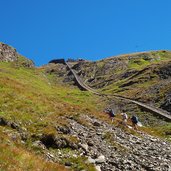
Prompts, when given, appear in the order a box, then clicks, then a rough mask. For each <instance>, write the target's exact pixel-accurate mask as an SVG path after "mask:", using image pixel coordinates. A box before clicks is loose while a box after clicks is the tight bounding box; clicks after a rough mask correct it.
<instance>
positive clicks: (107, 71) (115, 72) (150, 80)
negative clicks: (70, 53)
mask: <svg viewBox="0 0 171 171" xmlns="http://www.w3.org/2000/svg"><path fill="white" fill-rule="evenodd" d="M170 65H171V52H170V51H152V52H144V53H135V54H128V55H122V56H118V57H111V58H106V59H103V60H100V61H97V62H82V63H78V64H76V65H74V66H73V68H74V69H76V70H77V72H78V74H79V75H80V77H81V78H82V79H83V80H84V81H85V82H86V83H87V84H88V85H89V86H91V87H93V88H95V89H98V90H99V91H102V92H104V93H109V94H119V95H123V96H126V97H129V98H133V99H138V100H140V101H143V102H148V103H153V104H154V105H156V106H157V107H160V106H162V105H163V104H164V103H165V101H166V100H167V96H168V95H170V92H171V89H170V87H171V86H170V84H171V81H170V78H171V71H170ZM166 110H169V109H168V108H166Z"/></svg>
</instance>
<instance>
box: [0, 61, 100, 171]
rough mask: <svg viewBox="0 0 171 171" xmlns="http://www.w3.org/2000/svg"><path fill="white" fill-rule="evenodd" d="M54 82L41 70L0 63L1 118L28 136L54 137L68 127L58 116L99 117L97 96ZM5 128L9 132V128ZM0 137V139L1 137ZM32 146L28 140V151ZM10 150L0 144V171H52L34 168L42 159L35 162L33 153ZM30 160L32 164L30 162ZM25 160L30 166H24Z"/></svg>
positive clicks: (22, 148)
mask: <svg viewBox="0 0 171 171" xmlns="http://www.w3.org/2000/svg"><path fill="white" fill-rule="evenodd" d="M53 81H54V80H53V76H50V75H46V74H45V73H44V71H43V70H41V69H36V68H32V69H29V68H24V67H18V66H17V67H16V65H14V64H12V63H5V62H4V63H3V62H1V63H0V117H3V118H5V119H6V120H8V121H11V122H15V123H17V124H18V125H19V126H20V127H21V128H24V129H26V130H27V133H28V135H38V134H51V133H52V134H55V135H57V134H58V133H57V131H56V129H55V127H56V126H57V125H67V122H66V120H65V119H61V116H63V117H68V116H75V115H77V114H79V115H81V114H90V113H91V114H92V113H94V114H95V115H98V111H101V109H102V108H103V105H102V104H100V103H99V99H98V97H97V96H94V95H93V94H91V93H89V92H85V91H84V92H83V91H80V90H79V89H78V88H74V87H73V86H68V85H65V84H59V83H57V82H55V83H54V82H53ZM5 128H6V129H7V128H8V129H9V127H8V126H6V127H5ZM1 137H2V135H0V138H1ZM65 138H68V139H69V140H70V141H72V142H74V141H75V139H74V138H73V137H70V136H68V137H65ZM33 141H34V139H33ZM31 143H32V138H30V137H28V139H27V142H26V146H27V148H30V147H31ZM13 146H14V148H13V147H12V148H10V147H9V146H6V145H5V143H4V142H2V143H1V152H0V153H3V155H1V156H0V160H1V162H0V166H1V168H3V169H5V170H12V169H13V170H16V169H15V168H18V170H29V169H30V170H36V169H37V170H38V169H39V168H40V170H51V169H46V167H45V166H44V167H45V169H44V168H43V166H42V167H41V166H39V165H38V168H36V164H35V162H38V163H42V161H43V160H42V159H36V156H35V157H34V154H33V153H32V152H27V150H26V149H25V147H21V148H20V147H18V146H17V145H16V144H13ZM15 150H16V151H15ZM11 153H13V154H14V156H13V157H12V156H11V155H10V154H11ZM3 158H4V159H3ZM32 158H33V160H31V159H32ZM38 158H39V157H38ZM5 159H6V160H5ZM34 159H35V162H34ZM27 160H28V161H30V163H27ZM78 160H81V159H78ZM82 161H83V160H82ZM15 163H16V164H15ZM13 165H14V168H13ZM47 165H48V167H47V168H50V167H51V165H50V164H47ZM82 165H83V162H82ZM10 167H12V168H10ZM85 167H86V168H88V167H89V166H85ZM52 168H53V167H52ZM54 168H56V166H54ZM52 170H53V169H52ZM57 170H58V169H57Z"/></svg>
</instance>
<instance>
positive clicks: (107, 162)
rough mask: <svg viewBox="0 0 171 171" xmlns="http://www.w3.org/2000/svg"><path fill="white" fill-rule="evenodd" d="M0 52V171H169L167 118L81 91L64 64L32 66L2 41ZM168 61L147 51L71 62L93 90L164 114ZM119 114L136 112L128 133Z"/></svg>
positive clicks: (170, 135)
mask: <svg viewBox="0 0 171 171" xmlns="http://www.w3.org/2000/svg"><path fill="white" fill-rule="evenodd" d="M0 50H1V52H2V53H1V54H0V142H1V144H0V149H1V150H0V170H2V171H15V170H16V171H18V170H21V171H25V170H30V171H32V170H36V171H53V170H55V171H65V170H72V171H83V170H84V171H111V170H116V171H120V170H158V171H160V170H166V171H169V168H170V167H171V165H170V163H171V161H170V158H171V156H170V153H171V145H170V142H169V141H170V140H171V124H170V123H168V122H167V121H165V120H163V119H161V118H159V117H156V116H155V115H153V114H152V113H150V112H149V111H145V110H143V109H141V108H139V107H138V106H137V105H135V104H132V103H130V102H127V101H124V100H122V99H117V98H116V99H115V98H110V97H100V96H97V95H93V94H92V93H90V92H88V91H81V90H80V89H79V88H78V87H77V86H76V85H75V80H74V77H73V75H72V74H71V72H70V71H69V69H68V68H67V66H66V65H65V64H64V63H63V64H62V63H60V64H59V63H57V64H54V63H50V64H47V65H44V66H42V67H38V68H37V67H35V66H34V64H33V62H32V61H31V60H29V59H27V58H25V57H23V56H22V55H20V54H18V53H17V52H16V50H15V49H14V48H12V47H10V46H8V45H6V44H3V43H0ZM170 58H171V52H169V51H155V52H148V53H136V54H130V55H122V56H118V57H111V58H106V59H103V60H100V61H97V62H88V61H79V62H76V61H74V63H71V65H72V66H73V69H74V70H75V71H76V72H77V74H78V75H79V77H80V78H81V79H82V80H83V81H84V82H85V83H86V84H88V85H89V86H91V87H92V88H94V89H96V90H97V91H98V92H102V93H106V94H119V95H122V96H125V97H129V98H132V99H136V100H138V101H143V102H145V103H148V104H152V105H155V106H157V107H161V108H163V109H165V110H167V111H170V97H171V95H170V87H171V86H170V76H171V70H170V65H171V59H170ZM107 107H110V108H113V109H114V111H115V113H116V114H117V116H116V117H115V119H114V122H111V119H110V118H109V116H108V115H107V114H106V113H105V112H104V109H105V108H107ZM121 112H127V114H128V116H129V117H130V116H131V115H132V114H136V115H138V117H139V119H140V121H141V122H142V124H143V127H141V128H140V127H139V128H138V131H137V130H134V129H133V127H132V125H131V121H130V120H128V122H127V124H128V127H126V126H124V125H123V124H122V123H121V120H122V118H121V115H120V113H121ZM161 156H162V157H161ZM154 160H155V162H154ZM137 163H138V164H137Z"/></svg>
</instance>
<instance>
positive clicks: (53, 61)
mask: <svg viewBox="0 0 171 171" xmlns="http://www.w3.org/2000/svg"><path fill="white" fill-rule="evenodd" d="M49 63H54V64H65V59H53V60H51V61H49Z"/></svg>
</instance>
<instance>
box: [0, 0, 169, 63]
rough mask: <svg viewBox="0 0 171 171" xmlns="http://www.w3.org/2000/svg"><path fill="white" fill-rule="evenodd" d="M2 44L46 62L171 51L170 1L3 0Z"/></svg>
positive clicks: (0, 21) (37, 61)
mask: <svg viewBox="0 0 171 171" xmlns="http://www.w3.org/2000/svg"><path fill="white" fill-rule="evenodd" d="M0 8H1V15H0V42H4V43H7V44H9V45H11V46H13V47H15V48H16V49H17V51H18V52H19V53H21V54H22V55H24V56H26V57H28V58H30V59H32V60H34V61H35V63H36V65H38V66H39V65H42V64H46V63H47V62H48V61H49V60H51V59H54V58H75V59H76V58H80V57H81V58H85V59H89V60H98V59H102V58H105V57H109V56H114V55H118V54H125V53H131V52H136V51H148V50H158V49H168V50H169V49H170V50H171V0H0Z"/></svg>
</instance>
